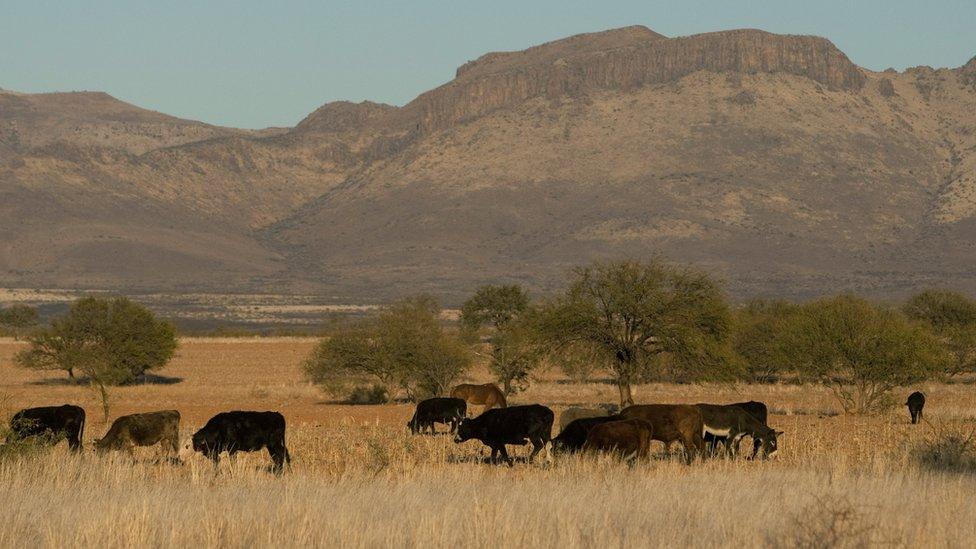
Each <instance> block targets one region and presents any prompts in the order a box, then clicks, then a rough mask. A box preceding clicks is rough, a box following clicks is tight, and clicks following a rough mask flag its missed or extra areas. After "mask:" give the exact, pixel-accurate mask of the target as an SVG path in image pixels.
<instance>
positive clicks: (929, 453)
mask: <svg viewBox="0 0 976 549" xmlns="http://www.w3.org/2000/svg"><path fill="white" fill-rule="evenodd" d="M974 436H976V430H972V431H969V432H968V433H966V432H965V431H963V430H960V429H958V428H945V427H942V428H935V427H934V428H933V430H932V433H931V434H930V435H929V436H927V437H926V438H925V440H923V441H922V442H920V443H919V444H917V445H916V446H915V447H914V448H913V449H912V456H913V457H914V458H915V460H916V461H918V462H919V464H921V465H922V466H923V467H926V468H928V469H933V470H936V471H972V470H976V441H974V440H973V439H974Z"/></svg>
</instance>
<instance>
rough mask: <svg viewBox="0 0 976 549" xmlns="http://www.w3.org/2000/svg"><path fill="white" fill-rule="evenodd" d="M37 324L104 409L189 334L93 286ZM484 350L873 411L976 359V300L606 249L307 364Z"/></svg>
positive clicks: (432, 357) (401, 390) (392, 391)
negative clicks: (632, 256) (849, 288)
mask: <svg viewBox="0 0 976 549" xmlns="http://www.w3.org/2000/svg"><path fill="white" fill-rule="evenodd" d="M28 310H29V312H28ZM11 318H12V319H13V324H11V323H10V320H9V319H11ZM36 324H37V316H36V312H35V311H33V310H32V309H29V308H25V307H17V308H13V307H12V308H8V309H3V310H0V325H2V326H4V327H6V326H17V328H18V330H24V329H27V328H30V327H32V326H33V328H30V329H31V331H30V332H29V335H27V339H28V341H29V343H30V346H29V347H28V348H27V349H26V350H24V351H22V352H21V353H20V354H18V355H17V357H16V361H17V363H18V364H19V365H21V366H23V367H26V368H32V369H41V370H64V371H65V372H67V374H68V376H69V377H75V376H76V375H78V374H80V375H81V376H83V378H84V381H86V382H88V383H90V384H91V385H92V387H93V388H95V389H97V390H98V391H99V392H100V395H101V396H102V399H103V403H104V404H105V406H106V407H107V393H106V387H107V386H111V385H118V384H126V383H132V382H134V381H138V380H139V379H141V378H142V377H144V376H145V375H146V373H147V372H150V371H153V370H156V369H158V368H161V367H163V366H164V365H165V364H166V363H167V362H168V361H169V360H170V358H171V357H172V356H173V354H174V352H175V350H176V346H177V342H176V331H175V329H174V327H173V325H172V324H170V323H168V322H166V321H163V320H160V319H157V318H156V317H155V315H153V313H152V312H151V311H149V310H148V309H147V308H145V307H144V306H142V305H140V304H138V303H135V302H133V301H131V300H129V299H126V298H110V299H106V298H99V297H87V298H83V299H80V300H78V301H77V302H75V303H74V304H73V305H72V306H71V308H70V309H69V311H68V312H67V313H66V314H65V315H63V316H61V317H59V318H56V319H54V320H53V321H51V322H50V324H48V325H45V326H40V327H36V326H34V325H36ZM8 330H9V328H8ZM476 361H482V362H484V363H486V364H487V366H488V368H489V369H490V371H491V372H492V374H493V375H494V376H495V378H496V380H497V381H498V382H499V384H500V385H501V386H502V387H504V391H505V393H506V394H513V393H517V392H519V391H522V390H524V389H526V388H527V387H528V385H529V384H530V383H531V381H532V379H533V378H534V376H537V375H538V374H539V373H540V372H542V371H544V370H547V369H550V368H560V369H561V370H562V371H563V372H564V373H565V374H566V375H567V377H569V378H570V379H572V380H574V381H577V382H587V381H593V380H594V379H595V377H596V376H598V375H599V376H601V377H604V376H605V377H609V379H610V381H611V382H612V383H614V384H615V385H616V387H617V389H618V391H619V396H620V403H621V405H629V404H633V403H634V402H635V396H634V393H633V387H634V385H636V384H640V383H647V382H653V381H671V382H704V381H727V382H733V381H746V382H751V383H769V382H795V383H821V384H824V385H826V386H828V387H830V388H831V389H832V390H833V392H834V394H835V395H836V396H837V398H838V399H839V401H840V402H841V404H842V405H843V406H844V408H845V409H846V410H848V411H849V412H853V413H864V412H870V411H873V410H877V409H881V408H884V407H886V406H887V405H888V404H890V394H891V390H892V389H894V388H896V387H903V386H907V385H911V384H914V383H918V382H921V381H925V380H929V379H946V378H951V377H953V376H958V375H963V374H971V373H976V302H974V301H973V300H971V299H969V298H967V297H965V296H963V295H960V294H957V293H953V292H948V291H926V292H922V293H920V294H917V295H915V296H913V297H912V298H911V299H909V300H908V301H907V302H905V303H903V304H901V305H897V306H896V305H886V304H881V303H875V302H872V301H868V300H866V299H862V298H860V297H857V296H853V295H840V296H835V297H827V298H822V299H818V300H814V301H809V302H806V303H790V302H786V301H776V300H774V301H766V300H756V301H752V302H749V303H747V304H745V305H743V306H738V307H733V306H732V305H730V303H729V302H728V300H727V298H726V297H725V295H724V293H723V292H722V290H721V288H720V286H719V284H718V283H717V282H716V281H715V280H714V279H713V278H712V277H710V276H709V275H708V274H706V273H703V272H701V271H698V270H695V269H692V268H687V267H682V266H678V265H673V264H670V263H668V262H665V261H663V260H661V259H657V258H655V259H652V260H650V261H647V262H636V261H619V262H607V263H595V264H592V265H589V266H586V267H581V268H578V269H576V270H575V271H574V272H573V274H572V275H571V277H570V279H569V282H568V284H567V286H566V288H565V289H564V290H563V291H562V292H560V293H558V294H556V295H554V296H549V297H545V298H541V299H530V296H529V295H528V294H527V293H526V292H525V291H524V290H523V289H522V288H521V287H519V286H518V285H508V286H493V285H488V286H483V287H481V288H478V289H477V291H476V292H475V293H474V295H472V297H471V298H470V299H468V300H467V301H466V302H465V303H464V305H463V306H462V308H461V311H460V318H459V322H458V323H457V326H455V325H454V323H452V322H450V321H449V320H448V319H445V318H444V314H443V311H442V310H441V309H440V307H439V306H438V304H437V303H436V302H435V301H434V300H433V299H432V298H430V297H427V296H418V297H412V298H407V299H403V300H400V301H397V302H395V303H393V304H391V305H389V306H388V307H386V308H384V309H383V310H382V311H381V312H380V313H379V314H377V315H375V316H372V317H369V318H365V319H360V320H355V321H352V322H348V323H345V324H342V325H341V326H340V327H339V328H337V329H336V330H335V332H334V333H332V334H331V335H330V336H329V337H327V338H323V340H322V341H321V342H320V343H319V345H318V346H317V347H316V348H315V349H314V351H313V352H312V353H311V355H310V356H309V357H308V359H307V360H306V361H305V362H304V364H303V368H304V370H305V373H306V375H307V377H308V379H309V380H310V381H312V382H314V383H316V384H318V385H319V386H321V387H322V388H323V389H324V390H326V391H327V392H329V393H330V394H332V395H333V396H334V397H336V398H341V399H349V400H352V401H358V402H381V401H386V400H387V399H388V398H389V397H390V396H395V395H401V396H405V397H407V398H410V399H413V400H417V399H422V398H426V397H430V396H435V395H443V394H445V393H446V391H447V390H448V388H449V387H450V386H451V385H452V384H453V383H454V382H455V381H457V380H458V379H459V378H460V377H462V376H463V375H464V374H465V372H467V371H468V370H469V369H470V367H471V366H472V364H474V363H475V362H476Z"/></svg>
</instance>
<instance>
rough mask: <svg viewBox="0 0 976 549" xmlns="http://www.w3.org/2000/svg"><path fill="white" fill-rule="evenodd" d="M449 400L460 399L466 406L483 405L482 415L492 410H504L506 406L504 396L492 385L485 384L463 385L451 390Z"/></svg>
mask: <svg viewBox="0 0 976 549" xmlns="http://www.w3.org/2000/svg"><path fill="white" fill-rule="evenodd" d="M451 398H460V399H461V400H463V401H465V402H467V403H468V406H471V405H472V404H475V405H478V406H482V405H483V406H484V409H483V410H482V413H484V412H487V411H488V410H491V409H492V408H506V407H507V406H508V402H506V401H505V394H504V393H502V391H501V389H499V388H498V386H497V385H495V384H494V383H485V384H484V385H472V384H470V383H463V384H461V385H458V386H457V387H455V388H453V389H451Z"/></svg>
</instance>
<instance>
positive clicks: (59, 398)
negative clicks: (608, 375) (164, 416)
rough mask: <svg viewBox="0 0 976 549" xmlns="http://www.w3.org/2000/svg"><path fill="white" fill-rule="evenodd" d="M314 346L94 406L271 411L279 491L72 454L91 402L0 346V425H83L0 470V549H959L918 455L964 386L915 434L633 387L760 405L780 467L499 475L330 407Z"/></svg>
mask: <svg viewBox="0 0 976 549" xmlns="http://www.w3.org/2000/svg"><path fill="white" fill-rule="evenodd" d="M314 343H315V342H314V340H311V339H297V338H277V339H275V338H269V339H186V340H183V341H182V342H181V347H180V351H179V357H178V358H177V359H176V360H174V362H173V363H172V364H171V365H170V366H169V367H167V368H166V369H165V370H163V371H160V372H159V374H160V375H161V376H165V378H163V379H161V380H160V381H161V383H160V384H156V385H143V386H137V387H123V388H116V389H113V390H112V393H111V406H112V411H111V415H112V417H115V416H117V415H120V414H125V413H131V412H135V411H148V410H156V409H164V408H175V409H178V410H180V411H181V413H182V414H183V424H182V430H183V431H184V432H186V433H189V432H191V431H192V430H194V429H195V428H198V427H199V426H201V425H202V424H203V423H204V422H205V421H206V419H207V418H209V417H210V416H211V415H213V414H214V413H216V412H218V411H225V410H231V409H258V410H265V409H266V410H278V411H281V412H282V413H283V414H284V415H285V417H286V418H287V420H288V445H289V448H290V451H291V454H292V456H293V459H294V462H293V465H292V469H291V471H289V472H287V473H286V474H285V475H283V476H282V477H281V478H276V477H274V476H273V475H271V474H269V473H268V472H267V470H266V468H267V465H268V464H269V460H268V458H267V454H265V453H255V454H250V455H242V456H240V457H239V458H237V459H234V460H227V459H225V460H224V461H223V462H222V464H221V466H220V470H219V474H215V473H214V471H213V468H212V467H211V466H210V465H209V463H207V462H206V461H205V460H204V459H203V458H202V457H201V456H198V455H197V456H194V455H189V456H185V457H186V460H185V463H184V464H183V465H168V464H161V463H159V462H157V460H156V457H157V455H156V454H155V452H153V451H151V450H141V451H138V452H137V453H136V456H135V462H133V461H132V460H131V459H130V458H128V457H126V456H122V455H118V456H109V457H101V458H100V457H98V456H96V455H95V454H94V453H93V452H92V451H91V449H90V441H91V439H93V438H97V437H100V436H101V434H102V433H104V431H105V430H106V429H107V427H108V425H107V424H105V423H102V422H101V421H100V420H101V413H100V407H99V405H98V403H97V401H96V400H95V396H94V394H93V393H92V391H91V390H90V389H88V388H86V387H84V386H77V385H70V384H65V383H64V382H63V381H62V380H61V376H60V374H56V373H33V372H25V371H23V370H19V369H16V368H15V367H14V366H13V363H12V357H13V355H14V353H15V352H16V351H17V350H18V349H20V348H22V346H23V344H22V343H17V342H14V341H12V340H0V408H2V410H0V411H2V412H3V416H4V417H5V418H6V417H9V415H10V414H12V412H13V411H14V410H15V409H18V408H22V407H24V406H28V405H44V404H60V403H64V402H72V403H76V404H79V405H81V406H83V407H85V409H86V410H87V412H88V417H89V420H88V426H87V430H86V434H85V444H86V451H85V453H84V454H83V455H81V456H72V455H69V454H68V453H67V451H66V449H65V447H64V444H61V445H59V446H58V447H56V448H55V449H54V450H52V451H47V452H40V453H29V454H23V455H8V456H4V458H3V459H2V460H0V485H2V486H3V487H4V489H3V490H2V491H0V524H2V525H3V527H0V546H3V547H9V546H58V547H62V546H95V545H97V546H109V547H111V546H133V545H136V546H188V545H194V546H208V547H242V546H264V547H270V546H298V545H315V546H338V545H342V546H346V547H376V546H391V545H392V546H421V545H423V546H434V547H447V546H451V547H456V546H486V545H515V546H554V545H557V544H558V545H565V546H622V547H646V546H661V547H665V546H669V547H673V546H678V545H686V544H687V545H693V546H705V547H730V546H747V547H759V546H783V547H786V546H790V547H796V546H807V547H813V546H816V547H825V546H841V547H848V546H850V547H853V546H866V545H886V546H890V545H894V546H915V545H922V544H925V545H927V546H934V547H951V546H963V545H969V544H970V543H971V540H972V539H974V536H976V506H973V505H971V500H972V494H973V493H974V491H976V475H974V473H976V468H973V467H972V466H971V465H970V462H968V461H966V460H963V461H962V462H957V463H961V465H959V466H956V467H949V466H947V465H946V464H939V463H933V462H931V461H930V460H925V459H922V457H923V456H922V454H923V453H924V452H925V451H926V450H927V449H931V447H932V444H933V443H935V442H939V441H944V440H946V439H947V437H948V434H951V433H959V434H962V435H963V436H965V435H967V434H969V433H970V431H971V430H972V429H973V421H974V417H973V414H974V412H973V410H974V405H976V396H974V391H973V390H972V386H970V385H961V384H955V385H945V384H927V385H924V386H923V387H921V388H922V390H924V391H925V392H926V394H927V395H928V404H927V407H926V410H925V412H926V418H927V420H928V422H927V423H926V424H923V425H918V426H912V425H910V424H909V423H908V414H907V412H906V411H905V409H904V408H903V407H902V408H897V409H895V410H893V411H892V412H891V413H889V414H884V415H879V416H873V417H850V416H845V415H843V414H838V413H837V412H838V411H839V410H838V408H837V407H836V405H835V403H834V402H833V400H832V398H831V396H830V394H829V392H827V391H826V390H824V389H822V388H819V387H811V386H803V387H797V386H783V385H763V386H754V385H670V384H653V385H646V386H640V387H638V389H637V392H636V395H637V398H638V400H639V401H641V402H702V401H709V402H731V401H736V400H745V399H756V400H763V401H765V402H766V403H767V404H769V406H770V412H771V416H770V424H771V425H772V426H773V427H775V428H777V429H781V430H784V431H786V434H785V435H784V436H783V437H782V439H781V444H780V448H781V450H780V452H779V455H778V456H777V457H776V458H775V459H773V460H769V461H764V462H760V461H756V462H752V461H746V460H743V459H739V460H735V461H728V460H724V459H714V460H710V461H707V462H704V463H702V462H697V463H695V464H693V465H692V466H690V467H688V466H685V465H683V464H682V463H681V462H679V461H678V460H676V459H669V458H667V457H666V456H663V455H661V454H660V453H658V454H656V455H655V456H654V458H653V459H651V460H650V461H648V462H645V463H639V464H637V465H635V466H633V467H628V466H626V465H624V464H621V463H619V462H616V461H614V460H611V459H608V458H595V457H577V456H556V459H555V461H554V463H552V464H546V463H545V462H543V461H540V462H538V463H535V464H526V463H519V464H516V466H515V467H514V468H508V467H495V466H489V465H484V464H482V463H481V462H480V458H481V457H482V456H483V455H486V452H484V449H483V447H481V446H480V443H477V442H467V443H465V444H461V445H458V444H454V443H453V442H452V440H451V437H449V436H433V437H432V436H425V437H416V436H410V435H409V434H408V431H407V430H406V428H405V427H404V424H405V422H406V421H407V419H408V418H409V416H410V414H411V413H412V407H411V406H409V405H407V404H390V405H383V406H348V405H342V404H335V403H330V402H329V401H328V399H326V398H324V397H323V395H322V393H320V392H319V391H318V389H316V388H315V387H312V386H310V385H308V384H307V383H306V382H304V381H303V380H302V377H301V372H300V368H299V364H300V361H301V360H302V359H303V358H304V357H305V355H306V354H307V353H308V351H309V350H310V349H311V348H312V346H313V345H314ZM482 374H483V372H478V371H476V372H474V374H473V377H474V378H475V379H483V378H484V377H485V376H484V375H482ZM614 395H615V389H614V387H613V386H612V385H608V384H603V383H590V384H584V385H579V384H573V383H569V382H567V381H566V380H565V379H562V378H561V376H560V375H559V374H557V373H552V374H545V375H543V376H542V379H540V380H537V381H536V382H535V383H533V385H532V386H531V388H530V389H529V390H528V391H527V392H525V393H524V394H520V395H517V396H516V397H514V399H513V401H514V402H516V403H528V402H539V403H542V404H546V405H548V406H550V407H552V408H553V409H554V410H555V411H556V412H557V414H558V413H559V412H560V411H561V410H563V409H565V407H567V406H569V405H573V404H580V403H595V402H611V401H613V398H614ZM896 396H897V397H898V398H899V399H901V398H903V397H904V395H901V394H899V395H896ZM655 450H656V451H658V452H660V450H661V449H660V447H655ZM518 453H519V454H520V455H525V454H526V452H525V450H519V451H518ZM925 455H929V456H931V452H930V453H928V454H925Z"/></svg>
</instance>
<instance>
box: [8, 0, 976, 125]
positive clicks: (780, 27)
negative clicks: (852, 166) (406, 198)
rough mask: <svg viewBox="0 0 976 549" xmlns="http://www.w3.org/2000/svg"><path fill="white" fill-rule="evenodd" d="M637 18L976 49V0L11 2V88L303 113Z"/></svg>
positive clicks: (884, 45) (671, 28)
mask: <svg viewBox="0 0 976 549" xmlns="http://www.w3.org/2000/svg"><path fill="white" fill-rule="evenodd" d="M634 24H641V25H645V26H647V27H649V28H651V29H653V30H655V31H657V32H659V33H661V34H664V35H667V36H683V35H688V34H695V33H699V32H708V31H714V30H723V29H731V28H742V27H752V28H761V29H764V30H768V31H772V32H780V33H792V34H816V35H821V36H825V37H827V38H829V39H830V40H832V41H833V42H834V43H835V44H837V46H838V47H839V48H840V49H842V50H843V51H844V52H845V53H847V54H848V56H850V57H851V59H852V60H853V61H854V62H855V63H857V64H859V65H862V66H864V67H867V68H869V69H875V70H882V69H885V68H887V67H895V68H897V69H902V68H904V67H908V66H914V65H932V66H935V67H957V66H959V65H962V64H964V63H965V62H966V61H967V60H969V59H970V58H971V57H973V56H974V55H976V0H966V1H956V0H947V1H941V2H940V1H928V2H922V1H919V0H912V1H901V0H897V1H896V0H889V1H855V0H847V1H823V0H821V1H817V0H807V1H802V2H801V1H786V0H778V1H746V0H740V1H716V2H697V1H681V2H659V1H648V0H644V1H640V0H633V1H618V2H612V1H600V2H597V1H590V2H582V1H575V0H562V1H548V0H547V1H537V2H521V1H507V0H506V1H502V0H493V1H481V2H467V1H443V2H441V1H437V2H435V1H421V0H415V1H403V2H365V1H363V2H324V1H323V2H311V1H284V0H282V1H267V0H264V1H252V0H238V1H236V2H231V1H223V0H222V1H212V2H201V1H193V2H191V1H184V0H172V1H164V2H159V1H156V2H140V1H133V0H128V1H119V0H86V1H80V0H77V1H74V2H66V1H49V0H30V1H23V0H0V87H3V88H7V89H12V90H18V91H25V92H44V91H69V90H100V91H106V92H108V93H111V94H112V95H114V96H115V97H118V98H120V99H123V100H125V101H129V102H131V103H135V104H136V105H139V106H142V107H146V108H151V109H155V110H158V111H162V112H165V113H168V114H173V115H176V116H181V117H185V118H192V119H197V120H203V121H205V122H210V123H214V124H223V125H229V126H239V127H252V128H256V127H264V126H274V125H293V124H295V123H296V122H298V121H299V120H300V119H301V118H303V117H304V116H305V115H306V114H307V113H309V112H310V111H312V110H313V109H315V108H316V107H318V106H319V105H321V104H323V103H325V102H328V101H334V100H337V99H349V100H354V101H360V100H363V99H370V100H373V101H381V102H385V103H392V104H396V105H402V104H403V103H406V102H407V101H409V100H410V99H412V98H414V97H415V96H416V95H417V94H419V93H421V92H423V91H425V90H427V89H430V88H432V87H435V86H437V85H439V84H442V83H444V82H446V81H448V80H450V79H451V78H452V77H453V75H454V70H455V68H457V66H458V65H460V64H462V63H464V62H465V61H468V60H470V59H474V58H475V57H477V56H479V55H481V54H483V53H485V52H488V51H498V50H517V49H522V48H525V47H527V46H531V45H533V44H538V43H541V42H546V41H548V40H553V39H555V38H560V37H564V36H568V35H571V34H577V33H580V32H589V31H596V30H603V29H608V28H613V27H621V26H626V25H634Z"/></svg>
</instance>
